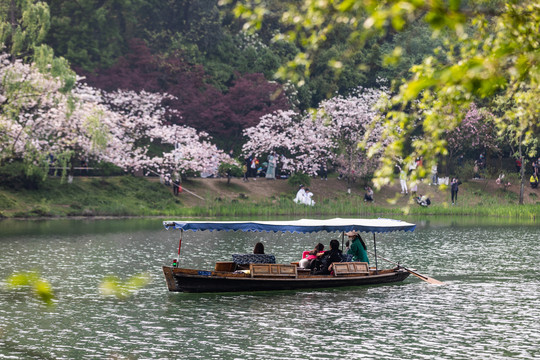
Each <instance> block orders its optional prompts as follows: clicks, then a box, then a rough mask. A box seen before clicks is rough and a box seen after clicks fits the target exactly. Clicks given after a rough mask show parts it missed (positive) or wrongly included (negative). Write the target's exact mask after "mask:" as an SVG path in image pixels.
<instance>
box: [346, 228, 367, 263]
mask: <svg viewBox="0 0 540 360" xmlns="http://www.w3.org/2000/svg"><path fill="white" fill-rule="evenodd" d="M345 235H347V236H348V237H349V239H351V248H350V249H349V251H348V252H347V254H351V255H352V256H353V261H360V262H367V263H368V264H369V258H368V255H367V246H366V243H365V242H364V240H363V239H362V237H361V236H360V234H359V233H357V232H356V231H349V232H348V233H346V234H345Z"/></svg>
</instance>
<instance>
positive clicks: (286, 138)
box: [242, 110, 332, 175]
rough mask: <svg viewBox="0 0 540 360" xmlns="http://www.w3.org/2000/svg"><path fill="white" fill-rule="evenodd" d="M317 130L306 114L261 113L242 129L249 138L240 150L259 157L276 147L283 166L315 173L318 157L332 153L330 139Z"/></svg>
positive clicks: (296, 170)
mask: <svg viewBox="0 0 540 360" xmlns="http://www.w3.org/2000/svg"><path fill="white" fill-rule="evenodd" d="M318 130H319V129H318V128H317V126H316V124H315V123H314V122H313V121H312V120H311V118H310V117H309V116H302V115H300V114H298V113H296V112H294V111H292V110H288V111H282V110H280V111H277V112H274V113H272V114H268V115H265V116H263V117H262V118H261V120H260V122H259V124H258V125H257V126H254V127H250V128H247V129H245V130H244V136H245V137H246V138H247V139H248V140H247V142H246V143H245V144H244V146H243V147H242V152H243V153H244V154H246V155H249V154H253V155H255V156H257V157H261V155H262V154H267V153H270V152H271V151H276V153H278V154H279V155H280V157H279V162H280V164H281V167H282V169H284V170H289V171H293V172H303V173H306V174H310V175H315V174H316V173H317V171H318V170H319V166H320V162H321V160H322V159H324V158H325V157H331V156H332V153H331V152H330V149H331V147H332V143H331V139H328V138H326V137H324V136H323V134H322V133H321V132H320V131H318Z"/></svg>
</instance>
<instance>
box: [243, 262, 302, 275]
mask: <svg viewBox="0 0 540 360" xmlns="http://www.w3.org/2000/svg"><path fill="white" fill-rule="evenodd" d="M249 273H250V274H251V277H293V278H295V277H296V266H295V265H286V264H250V265H249Z"/></svg>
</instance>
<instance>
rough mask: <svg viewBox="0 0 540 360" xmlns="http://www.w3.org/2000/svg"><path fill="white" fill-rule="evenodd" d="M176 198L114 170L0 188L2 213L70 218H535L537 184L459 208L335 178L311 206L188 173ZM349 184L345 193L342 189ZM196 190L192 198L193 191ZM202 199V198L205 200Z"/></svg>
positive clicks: (275, 185)
mask: <svg viewBox="0 0 540 360" xmlns="http://www.w3.org/2000/svg"><path fill="white" fill-rule="evenodd" d="M183 186H184V191H183V192H182V193H181V194H180V195H179V196H174V195H173V194H172V192H171V189H170V188H169V187H166V186H164V185H162V184H160V183H159V182H158V181H157V180H156V179H148V178H136V177H132V176H119V177H107V178H98V177H96V178H92V177H87V178H85V177H80V178H79V177H77V178H75V179H74V181H73V183H71V184H67V183H61V181H60V179H58V178H51V179H49V180H48V181H47V182H46V183H45V184H44V185H43V186H42V187H41V188H40V189H38V190H25V189H19V190H17V191H15V190H13V189H5V188H0V214H1V216H2V217H10V218H13V217H29V218H33V217H34V218H35V217H71V216H89V217H92V216H167V217H201V216H205V217H215V216H219V217H247V216H258V217H273V216H292V217H321V216H371V215H381V216H386V215H388V216H390V215H391V216H397V215H464V216H492V217H510V218H522V219H539V218H540V204H539V202H538V201H536V199H537V196H538V193H537V191H538V190H532V189H529V188H527V189H526V193H527V203H526V204H525V205H521V206H520V205H517V201H518V195H517V194H516V193H515V192H514V191H511V190H509V189H500V188H498V187H493V186H491V185H490V183H489V182H466V183H464V184H463V185H462V186H461V189H460V198H459V201H458V204H457V205H456V206H452V205H450V204H449V200H450V199H449V192H448V190H444V189H439V188H437V187H434V186H428V185H427V184H421V185H420V187H419V193H421V194H427V195H428V196H430V198H431V199H432V205H431V206H429V207H428V208H424V207H420V206H418V205H416V204H415V203H414V202H413V201H412V198H411V197H410V196H407V195H400V194H396V193H397V187H396V186H393V187H392V186H390V187H387V188H385V189H383V190H381V191H380V192H377V193H376V194H375V199H376V201H375V203H365V202H364V201H363V190H362V184H352V185H351V184H346V183H344V182H341V181H338V180H337V179H329V181H324V182H323V181H319V180H313V181H312V184H311V185H310V187H311V188H312V191H313V192H314V193H315V194H316V195H315V197H314V198H315V199H316V201H317V204H316V205H315V206H313V207H308V206H302V205H297V204H295V203H293V202H292V198H293V197H294V194H295V190H296V189H294V188H292V187H291V186H290V185H288V184H287V182H286V181H283V180H277V181H267V180H265V179H258V181H253V180H252V181H250V182H247V183H243V182H242V181H241V180H240V179H233V180H232V182H231V183H230V184H228V183H227V181H226V180H225V179H193V180H190V181H188V182H184V184H183ZM348 188H350V189H351V193H350V194H349V193H348V191H347V189H348ZM194 194H196V195H197V196H195V195H194ZM199 197H202V198H204V200H202V199H200V198H199Z"/></svg>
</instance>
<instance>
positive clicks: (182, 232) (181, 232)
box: [178, 229, 184, 260]
mask: <svg viewBox="0 0 540 360" xmlns="http://www.w3.org/2000/svg"><path fill="white" fill-rule="evenodd" d="M183 234H184V229H180V240H179V241H178V258H180V248H181V247H182V235H183ZM178 260H180V259H178Z"/></svg>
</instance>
